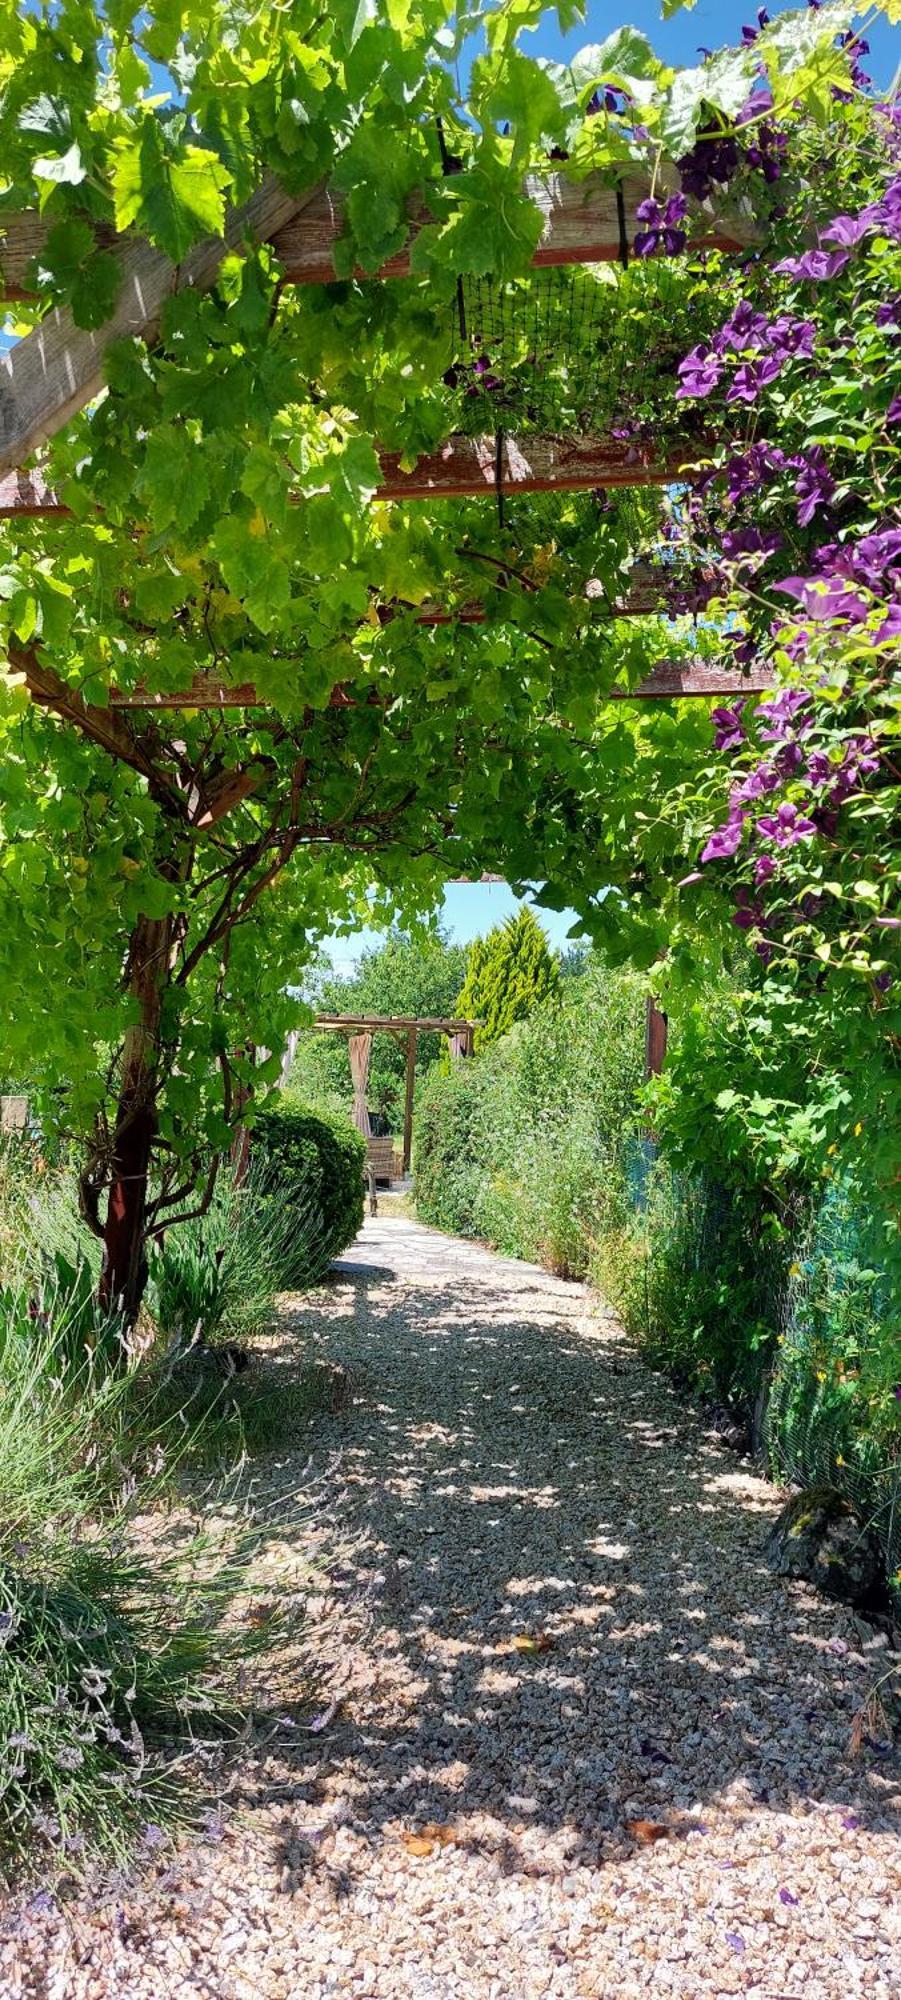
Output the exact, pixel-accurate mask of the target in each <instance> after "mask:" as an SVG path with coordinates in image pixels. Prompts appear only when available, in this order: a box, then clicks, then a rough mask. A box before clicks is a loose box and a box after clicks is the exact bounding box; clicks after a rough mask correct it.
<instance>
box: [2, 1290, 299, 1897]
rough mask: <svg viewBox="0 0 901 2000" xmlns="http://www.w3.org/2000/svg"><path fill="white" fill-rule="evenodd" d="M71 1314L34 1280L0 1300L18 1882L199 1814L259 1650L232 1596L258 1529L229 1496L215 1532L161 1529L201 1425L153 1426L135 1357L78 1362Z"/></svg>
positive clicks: (10, 1778) (6, 1677) (6, 1637)
mask: <svg viewBox="0 0 901 2000" xmlns="http://www.w3.org/2000/svg"><path fill="white" fill-rule="evenodd" d="M69 1312H70V1306H69V1302H68V1301H67V1298H66V1295H65V1292H64V1291H63V1290H57V1291H56V1292H54V1291H52V1290H51V1288H50V1287H49V1286H47V1287H45V1290H44V1292H43V1294H42V1297H41V1300H40V1304H39V1306H38V1304H37V1303H36V1300H35V1297H34V1294H33V1292H32V1291H31V1290H30V1289H29V1288H28V1287H27V1286H23V1287H22V1288H20V1289H19V1290H18V1291H16V1289H15V1288H14V1287H12V1286H7V1288H6V1289H5V1290H4V1291H3V1292H2V1294H0V1873H2V1875H3V1876H5V1877H7V1878H8V1877H9V1876H10V1874H12V1873H13V1872H15V1871H16V1869H17V1868H19V1867H20V1866H22V1865H23V1864H25V1865H29V1866H33V1865H34V1863H35V1860H36V1858H37V1856H39V1855H40V1854H41V1852H42V1850H46V1851H47V1854H48V1855H49V1856H50V1857H52V1865H54V1866H56V1865H59V1866H61V1867H63V1868H64V1869H65V1870H67V1871H70V1870H72V1869H77V1868H79V1867H81V1866H83V1865H85V1864H86V1863H87V1862H88V1861H89V1860H90V1859H92V1858H94V1857H98V1856H106V1857H108V1858H115V1859H123V1858H124V1857H125V1855H126V1854H127V1852H128V1851H129V1850H130V1849H131V1848H132V1847H133V1846H134V1844H135V1843H138V1844H139V1843H140V1842H141V1841H142V1840H143V1841H146V1843H147V1844H149V1845H153V1844H158V1843H159V1841H160V1839H161V1838H163V1837H164V1836H166V1835H167V1833H168V1832H169V1831H171V1830H173V1829H174V1827H175V1826H177V1825H179V1824H182V1823H184V1822H186V1821H187V1820H189V1819H190V1818H191V1817H192V1816H193V1814H194V1812H195V1811H196V1810H197V1808H198V1806H199V1804H200V1798H201V1793H200V1787H199V1779H200V1764H199V1751H198V1746H197V1744H196V1742H195V1737H196V1732H197V1728H198V1724H201V1723H202V1733H203V1734H205V1735H208V1734H209V1732H210V1729H211V1728H219V1729H221V1728H222V1727H227V1726H228V1725H229V1724H230V1723H233V1722H234V1721H236V1720H237V1717H238V1714H239V1712H240V1704H239V1702H238V1700H237V1698H236V1694H235V1690H236V1687H237V1678H236V1673H235V1669H236V1667H237V1665H238V1663H239V1662H243V1661H244V1660H245V1658H246V1655H247V1651H248V1644H249V1643H250V1644H255V1643H256V1640H253V1641H248V1637H247V1633H248V1627H247V1624H246V1622H245V1621H242V1619H241V1618H240V1617H239V1616H237V1615H236V1604H237V1602H238V1600H239V1599H240V1596H241V1593H242V1591H243V1589H244V1587H245V1580H246V1577H247V1570H248V1565H249V1563H250V1560H251V1558H252V1556H253V1553H254V1551H255V1549H256V1547H257V1546H258V1542H259V1530H258V1528H257V1527H255V1525H254V1523H253V1521H252V1520H251V1519H250V1518H249V1514H248V1515H244V1514H242V1509H241V1507H240V1505H236V1504H235V1501H236V1494H235V1491H234V1490H230V1492H229V1495H228V1500H229V1506H228V1509H227V1514H226V1513H223V1517H222V1519H223V1529H222V1534H221V1535H220V1534H219V1533H218V1530H217V1533H216V1534H215V1535H213V1534H211V1533H208V1532H203V1531H201V1530H196V1529H194V1528H193V1527H191V1528H190V1529H189V1530H188V1532H187V1533H181V1532H180V1533H179V1536H178V1538H177V1540H173V1539H172V1538H170V1537H168V1536H166V1535H160V1534H159V1533H157V1532H156V1531H155V1527H156V1525H158V1520H159V1519H162V1518H163V1517H162V1514H161V1512H160V1510H161V1508H162V1506H163V1503H164V1502H165V1501H166V1499H167V1497H168V1496H169V1495H170V1494H171V1492H172V1488H173V1481H174V1476H175V1474H176V1472H177V1470H178V1467H179V1464H180V1463H181V1461H182V1460H183V1458H184V1457H185V1456H186V1455H187V1453H188V1452H189V1451H192V1450H193V1447H194V1444H195V1442H196V1439H195V1436H194V1432H193V1430H192V1428H191V1427H190V1426H189V1425H188V1424H186V1422H185V1420H184V1418H183V1417H181V1416H173V1417H170V1418H167V1419H159V1420H158V1419H157V1417H156V1415H155V1412H154V1404H153V1400H152V1399H150V1400H148V1398H147V1396H146V1394H142V1395H141V1397H140V1398H139V1397H138V1396H137V1394H136V1392H135V1381H134V1376H135V1369H134V1367H133V1366H129V1367H126V1368H122V1367H121V1366H119V1367H117V1368H115V1369H110V1368H108V1367H106V1366H105V1365H104V1358H103V1356H102V1354H100V1353H99V1352H97V1351H94V1352H93V1353H92V1352H89V1351H86V1350H85V1349H82V1352H81V1355H80V1358H79V1359H78V1360H77V1361H76V1360H75V1358H74V1351H73V1342H72V1339H71V1326H70V1323H69V1319H68V1315H69ZM205 1497H206V1499H207V1501H208V1502H209V1501H210V1500H212V1503H213V1504H212V1508H211V1509H209V1517H210V1518H212V1514H213V1512H214V1511H215V1496H210V1495H207V1496H205ZM189 1748H191V1749H192V1755H191V1756H190V1757H188V1758H185V1755H184V1753H185V1751H186V1750H188V1749H189ZM176 1758H177V1759H178V1773H177V1775H176V1769H175V1759H176ZM192 1774H193V1779H192ZM41 1865H42V1866H43V1865H44V1862H42V1864H41Z"/></svg>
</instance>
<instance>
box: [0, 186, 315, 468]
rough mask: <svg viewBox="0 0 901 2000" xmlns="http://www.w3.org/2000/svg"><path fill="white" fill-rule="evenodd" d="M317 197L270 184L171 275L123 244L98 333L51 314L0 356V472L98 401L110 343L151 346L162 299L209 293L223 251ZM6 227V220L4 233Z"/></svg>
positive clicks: (258, 236)
mask: <svg viewBox="0 0 901 2000" xmlns="http://www.w3.org/2000/svg"><path fill="white" fill-rule="evenodd" d="M316 192H317V190H316V189H312V188H311V189H310V191H309V194H308V195H307V196H305V197H304V196H301V197H300V198H298V196H297V195H289V194H286V193H285V190H284V188H282V187H281V186H280V184H279V183H278V181H276V180H273V179H272V178H271V176H270V177H269V178H268V179H267V180H266V181H265V182H264V183H263V185H262V187H260V188H258V189H257V191H256V193H255V194H252V195H251V197H250V200H249V201H247V202H245V203H244V204H243V206H242V207H241V208H237V209H232V210H231V211H230V213H229V215H228V216H227V217H226V222H225V228H224V231H223V235H222V237H221V238H219V237H215V238H208V239H207V241H206V242H204V243H200V244H198V245H197V248H196V249H195V250H192V251H191V252H190V254H189V256H187V257H186V258H185V260H184V263H183V264H180V265H179V266H178V267H177V268H176V266H175V265H174V264H171V263H170V262H169V259H168V257H164V256H163V253H162V251H161V250H154V249H153V247H152V246H151V244H149V243H147V242H145V240H144V238H143V237H140V236H123V237H121V238H120V239H119V241H118V244H117V254H118V257H119V262H120V267H121V273H122V276H121V284H120V287H119V295H118V298H117V301H116V306H115V310H114V312H113V313H112V316H111V318H110V319H108V320H106V321H105V323H104V325H103V326H101V327H98V328H97V329H96V331H95V332H87V331H86V330H85V329H84V328H82V327H77V326H76V325H75V323H74V321H73V319H72V315H71V313H70V312H68V311H61V310H59V309H55V310H54V311H53V312H50V313H48V314H47V317H46V319H43V320H41V323H40V325H39V326H36V327H34V328H33V329H32V331H31V333H29V334H26V336H25V338H24V340H19V341H17V342H16V344H15V346H14V347H11V348H9V350H8V351H7V352H6V353H5V354H0V472H7V471H9V470H10V469H11V468H12V467H14V466H18V465H22V464H23V463H24V461H25V459H27V458H30V456H31V454H32V452H33V451H36V450H37V449H38V447H39V446H40V445H42V444H44V443H45V441H46V439H47V438H49V437H53V436H54V434H55V432H56V431H58V430H61V429H62V427H63V425H64V424H65V423H68V420H69V418H70V417H74V416H75V415H76V414H77V412H78V411H79V410H83V409H84V407H85V405H86V404H87V403H90V402H91V401H92V399H93V397H94V396H97V395H99V393H100V391H101V389H102V388H103V386H104V382H105V379H106V376H105V367H104V362H105V356H106V350H107V348H108V347H109V346H110V344H111V342H113V341H114V340H122V339H124V338H127V337H128V336H129V335H139V336H140V337H141V338H142V339H148V338H152V336H153V334H154V333H155V331H156V328H157V325H158V323H159V316H160V312H161V310H162V307H163V304H164V302H165V300H166V299H167V298H169V297H171V295H172V294H173V293H174V292H179V291H184V290H185V289H187V288H188V287H193V288H194V289H196V290H199V291H206V290H208V289H209V287H210V285H212V284H213V282H214V281H215V278H216V274H217V272H218V270H219V266H220V264H221V262H222V259H223V257H224V256H225V254H226V251H227V250H238V249H240V248H241V247H242V246H243V244H244V243H246V242H247V241H248V239H249V240H251V241H252V242H255V243H259V242H263V241H265V240H267V239H268V238H269V237H271V236H273V235H275V233H276V231H277V230H278V229H280V228H281V227H283V225H284V224H285V223H286V222H289V221H290V220H291V219H292V217H295V216H296V215H297V213H298V211H299V210H301V209H302V208H303V207H304V203H305V201H311V200H312V199H313V196H314V194H315V193H316ZM11 220H12V218H10V217H8V218H6V219H5V225H4V226H5V227H7V228H8V227H9V224H10V222H11Z"/></svg>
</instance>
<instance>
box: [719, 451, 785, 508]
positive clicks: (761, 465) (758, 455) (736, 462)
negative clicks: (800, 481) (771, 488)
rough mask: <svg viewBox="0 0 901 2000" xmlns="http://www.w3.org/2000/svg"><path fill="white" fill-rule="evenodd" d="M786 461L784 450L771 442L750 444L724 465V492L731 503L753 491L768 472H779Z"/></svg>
mask: <svg viewBox="0 0 901 2000" xmlns="http://www.w3.org/2000/svg"><path fill="white" fill-rule="evenodd" d="M787 463H788V460H787V459H786V456H785V453H784V451H782V450H780V447H779V446H778V445H771V444H752V446H751V448H750V450H749V451H746V452H744V453H743V454H742V455H741V457H735V458H730V459H729V460H728V462H727V465H726V492H727V494H728V496H729V499H730V501H731V503H732V505H733V506H735V504H736V502H737V501H739V500H741V499H743V498H744V496H745V494H746V493H753V492H754V490H755V488H756V487H758V486H760V485H761V484H762V482H763V480H764V479H765V478H766V475H767V473H768V472H781V471H782V470H783V469H784V467H785V466H786V465H787Z"/></svg>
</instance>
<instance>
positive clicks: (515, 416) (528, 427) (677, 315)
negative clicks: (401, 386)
mask: <svg viewBox="0 0 901 2000" xmlns="http://www.w3.org/2000/svg"><path fill="white" fill-rule="evenodd" d="M705 299H706V304H705ZM715 311H716V308H715V305H714V302H713V300H712V299H711V297H710V290H709V287H708V288H705V287H703V286H702V285H701V284H700V283H694V282H693V281H692V278H691V275H690V273H686V270H685V268H684V267H682V266H679V265H678V264H677V263H676V262H675V260H672V259H666V258H660V259H648V260H636V261H635V262H633V263H631V264H630V265H629V266H628V268H627V269H626V270H622V269H620V268H618V267H617V266H616V265H613V264H596V265H582V266H578V267H552V268H550V269H548V270H541V271H536V272H533V273H531V274H530V275H529V277H528V278H523V279H513V280H498V279H495V278H492V277H484V278H473V279H467V280H466V281H465V282H464V283H463V284H462V285H461V286H460V287H459V288H458V295H457V300H456V301H455V303H454V305H453V308H452V312H451V325H450V329H449V355H448V368H447V373H446V375H445V381H446V383H447V385H448V387H449V388H451V389H453V390H455V391H456V392H457V394H458V399H459V401H458V409H457V412H456V413H455V427H456V428H459V429H461V430H465V431H467V432H469V433H470V434H475V433H477V432H484V431H488V432H491V431H494V430H497V429H498V428H503V429H504V430H506V431H513V430H515V431H516V432H517V433H519V434H522V433H527V432H529V431H545V432H552V433H554V434H555V435H559V434H561V433H566V434H567V435H574V436H586V435H595V436H607V437H610V436H613V437H616V436H617V435H618V434H621V435H623V436H624V437H630V438H634V437H638V436H641V435H643V434H651V435H653V436H654V437H655V438H659V437H660V435H661V431H663V432H666V433H668V434H669V435H670V436H671V437H678V438H680V439H684V438H685V435H686V431H687V429H688V427H689V423H690V421H691V420H690V419H689V417H688V414H687V411H686V406H685V405H684V404H683V403H677V402H676V401H675V396H674V390H675V387H676V379H677V378H676V370H677V366H678V363H679V361H680V360H681V359H682V357H683V355H684V354H685V353H686V352H687V351H688V349H689V348H691V347H692V346H694V344H695V343H696V341H697V340H698V338H699V337H701V336H702V335H703V332H704V331H705V327H706V326H707V322H708V321H709V323H710V326H712V324H713V318H714V317H715ZM708 330H709V329H708Z"/></svg>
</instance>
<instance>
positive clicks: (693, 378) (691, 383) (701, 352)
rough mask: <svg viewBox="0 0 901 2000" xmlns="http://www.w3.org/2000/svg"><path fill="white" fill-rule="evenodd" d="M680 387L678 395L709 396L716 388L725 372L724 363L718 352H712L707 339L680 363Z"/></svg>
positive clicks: (677, 391)
mask: <svg viewBox="0 0 901 2000" xmlns="http://www.w3.org/2000/svg"><path fill="white" fill-rule="evenodd" d="M678 372H679V387H678V389H677V390H676V395H677V397H683V398H684V397H686V396H709V394H710V391H711V389H715V388H716V386H717V384H718V382H719V380H720V377H721V375H722V372H723V364H722V362H721V361H720V359H719V356H718V355H716V354H711V352H710V349H709V347H708V346H707V344H706V342H705V341H702V342H701V343H700V345H699V346H698V347H693V348H692V351H691V353H690V354H686V356H685V360H684V361H680V363H679V371H678Z"/></svg>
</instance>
